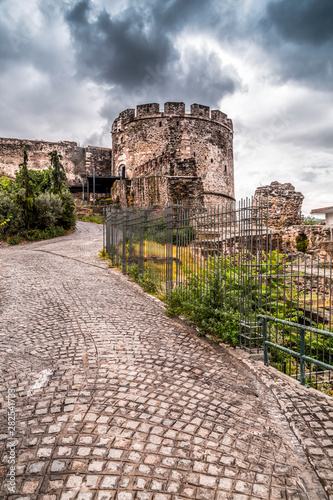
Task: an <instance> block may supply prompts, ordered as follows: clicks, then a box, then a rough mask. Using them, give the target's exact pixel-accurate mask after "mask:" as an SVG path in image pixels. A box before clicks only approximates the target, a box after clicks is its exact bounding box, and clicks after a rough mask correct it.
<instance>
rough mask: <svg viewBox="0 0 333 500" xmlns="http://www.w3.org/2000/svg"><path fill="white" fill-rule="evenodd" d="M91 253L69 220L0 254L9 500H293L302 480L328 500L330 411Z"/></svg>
mask: <svg viewBox="0 0 333 500" xmlns="http://www.w3.org/2000/svg"><path fill="white" fill-rule="evenodd" d="M101 246H102V227H100V226H98V225H94V224H89V223H83V222H78V229H77V230H76V231H75V232H73V233H72V234H70V235H68V236H65V237H61V238H56V239H54V240H48V241H43V242H36V243H29V244H28V245H18V246H17V247H15V248H10V247H9V246H6V245H0V252H1V271H0V272H1V277H0V297H1V299H0V300H1V302H0V307H1V318H0V320H1V328H2V330H3V331H4V333H5V336H3V337H1V342H0V359H1V364H2V366H3V367H4V370H3V371H1V373H0V402H5V401H6V397H7V389H8V387H9V386H13V387H16V388H17V394H19V397H18V398H17V399H16V403H17V414H18V415H19V419H18V422H17V429H18V432H17V440H18V441H17V447H16V452H17V493H16V495H15V500H18V498H21V500H22V499H23V498H25V499H26V500H28V499H29V500H34V499H35V498H36V500H39V499H40V498H41V499H43V500H59V499H61V500H67V499H68V500H69V499H72V498H73V499H74V498H75V499H76V500H77V499H80V500H90V499H91V500H110V499H112V500H113V499H120V500H132V499H133V500H134V499H139V500H154V499H157V500H171V499H172V500H178V499H179V500H180V499H182V500H184V499H192V498H193V499H208V500H213V499H214V500H219V499H222V500H224V499H228V500H231V499H234V500H245V499H253V500H254V499H258V500H259V499H267V500H268V499H270V500H281V499H282V498H285V499H288V500H289V499H292V500H296V499H298V498H299V499H301V500H305V496H304V489H303V486H302V484H303V485H304V487H305V489H307V499H306V500H321V499H323V498H327V494H326V493H325V492H324V489H323V487H322V485H321V484H320V482H319V480H318V477H317V476H319V478H320V479H321V481H322V483H323V484H326V487H327V491H328V495H331V496H332V495H333V492H332V482H333V477H332V472H331V471H332V470H333V457H332V450H333V405H332V401H330V400H329V399H328V398H325V397H323V396H322V395H318V393H317V395H316V393H315V391H313V390H312V389H311V390H309V389H305V388H303V387H300V386H299V385H297V384H296V383H295V382H294V381H289V379H287V378H286V377H284V376H283V375H281V374H279V373H278V372H276V371H275V370H274V369H273V368H269V367H264V366H263V364H262V363H260V362H255V361H254V360H252V359H251V358H249V356H248V355H246V353H244V351H241V350H232V349H229V348H224V347H221V346H219V347H216V348H215V347H212V346H211V345H209V344H208V343H206V342H205V341H203V340H202V339H198V338H196V337H195V336H194V335H193V334H192V333H190V332H189V331H188V330H187V328H186V327H184V326H183V325H182V324H181V323H177V322H175V321H173V320H172V319H169V318H167V317H166V316H165V314H164V310H163V307H162V306H161V305H160V304H159V303H158V302H157V301H156V300H153V299H151V298H147V297H146V296H145V294H144V293H143V292H141V291H140V290H139V289H138V288H137V287H136V286H135V285H133V284H132V283H129V282H128V281H127V279H126V278H124V277H123V276H122V275H121V274H120V273H119V272H118V271H113V270H110V269H109V268H108V266H107V263H106V262H104V261H100V260H99V259H98V251H99V250H100V249H101ZM8 350H9V351H8ZM7 351H8V352H7ZM45 373H47V374H48V375H47V376H46V378H45V380H44V379H43V380H44V382H43V384H41V387H39V388H38V389H33V387H35V386H36V382H37V381H38V380H39V379H40V377H41V374H45ZM44 377H45V375H44ZM29 391H30V393H29V396H28V392H29ZM4 409H5V408H4ZM5 425H6V412H5V411H1V410H0V426H1V428H2V427H4V428H5ZM295 436H296V437H295ZM6 440H7V436H6V435H4V437H3V438H1V436H0V461H1V463H3V464H4V465H5V466H6V465H7V461H8V450H6V446H5V442H6ZM2 445H3V448H1V447H2ZM308 457H309V458H310V460H311V463H312V464H313V467H314V469H315V471H314V470H313V468H312V466H310V464H309V460H308ZM1 471H2V469H0V481H2V482H1V486H0V488H1V489H0V497H1V498H7V496H8V491H7V490H6V485H5V483H4V477H5V476H3V475H2V476H1ZM20 495H21V496H20ZM10 500H12V499H10ZM13 500H14V497H13Z"/></svg>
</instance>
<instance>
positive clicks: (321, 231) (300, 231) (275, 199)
mask: <svg viewBox="0 0 333 500" xmlns="http://www.w3.org/2000/svg"><path fill="white" fill-rule="evenodd" d="M260 199H261V200H262V201H261V202H262V204H263V206H264V207H266V206H267V212H266V208H264V209H263V214H264V222H265V223H266V222H267V223H268V224H267V225H268V227H269V228H271V229H272V230H273V235H274V234H275V235H276V237H277V238H278V240H279V243H280V248H281V252H283V251H284V250H286V251H288V252H289V251H291V250H292V251H294V252H297V251H298V249H297V244H298V242H299V241H300V240H303V241H305V240H306V241H307V243H306V245H307V254H310V255H311V254H313V255H315V256H319V258H320V259H321V260H324V259H325V258H326V259H329V258H330V256H331V255H333V234H332V232H333V230H332V228H330V227H329V226H325V225H321V224H318V225H308V224H303V223H302V216H301V213H302V212H301V211H302V202H303V199H304V196H303V194H302V193H300V192H298V191H296V190H295V187H294V186H293V185H292V184H290V183H285V184H280V183H279V182H276V181H275V182H272V183H271V184H270V185H269V186H262V187H259V188H257V189H256V192H255V195H254V202H255V203H259V200H260ZM266 203H267V205H266ZM266 213H267V215H268V217H265V214H266Z"/></svg>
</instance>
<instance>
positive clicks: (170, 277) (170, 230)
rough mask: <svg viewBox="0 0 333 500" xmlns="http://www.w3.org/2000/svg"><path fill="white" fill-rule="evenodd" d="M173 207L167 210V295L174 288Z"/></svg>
mask: <svg viewBox="0 0 333 500" xmlns="http://www.w3.org/2000/svg"><path fill="white" fill-rule="evenodd" d="M172 280H173V206H172V205H171V206H170V207H169V208H168V210H167V234H166V293H167V294H168V293H170V292H171V291H172V288H173V283H172Z"/></svg>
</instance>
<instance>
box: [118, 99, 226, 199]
mask: <svg viewBox="0 0 333 500" xmlns="http://www.w3.org/2000/svg"><path fill="white" fill-rule="evenodd" d="M112 153H113V154H112V173H113V175H114V176H119V177H121V178H122V179H121V180H120V181H117V183H116V184H115V186H114V188H113V192H112V197H113V199H114V200H118V201H119V202H120V203H121V204H122V205H136V206H142V205H151V204H158V205H161V206H165V205H167V203H169V202H170V201H173V202H175V201H181V200H186V199H189V198H190V199H194V198H196V201H197V202H201V201H204V203H205V204H207V203H214V204H221V203H225V202H230V201H234V199H235V197H234V196H235V195H234V165H233V127H232V121H231V120H230V119H229V118H227V115H226V114H224V113H222V112H221V111H219V110H212V111H210V109H209V107H208V106H203V105H201V104H192V105H191V108H190V113H186V110H185V104H184V103H183V102H167V103H165V104H164V110H163V112H162V111H160V108H159V105H158V104H157V103H152V104H142V105H139V106H137V109H136V113H135V110H134V109H127V110H125V111H123V112H122V113H120V115H119V116H118V118H117V119H116V120H115V121H114V122H113V125H112ZM124 178H126V180H124Z"/></svg>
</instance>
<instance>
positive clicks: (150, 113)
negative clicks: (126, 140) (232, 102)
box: [112, 102, 233, 132]
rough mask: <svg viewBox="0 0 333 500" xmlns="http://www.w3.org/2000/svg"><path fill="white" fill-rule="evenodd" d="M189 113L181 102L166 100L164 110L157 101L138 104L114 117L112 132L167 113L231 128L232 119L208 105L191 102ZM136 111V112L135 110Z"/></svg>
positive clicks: (161, 116)
mask: <svg viewBox="0 0 333 500" xmlns="http://www.w3.org/2000/svg"><path fill="white" fill-rule="evenodd" d="M190 109H191V111H190V114H186V112H185V103H183V102H166V103H164V112H162V111H160V106H159V104H158V103H147V104H139V105H138V106H137V108H136V110H135V109H132V108H130V109H125V110H124V111H122V112H121V113H119V116H118V117H117V118H116V119H115V121H114V122H113V125H112V132H117V131H120V130H121V129H122V126H123V125H126V124H127V123H129V122H132V121H134V120H141V119H144V118H163V117H166V116H168V115H173V116H177V117H178V116H179V117H180V118H190V117H193V118H199V119H205V120H212V121H215V122H217V123H221V124H223V125H225V126H227V127H228V128H230V129H231V130H232V129H233V125H232V121H231V120H230V118H228V117H227V115H226V114H225V113H223V112H222V111H220V110H218V109H214V110H211V111H210V108H209V106H205V105H203V104H191V107H190ZM135 111H136V112H135Z"/></svg>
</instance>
